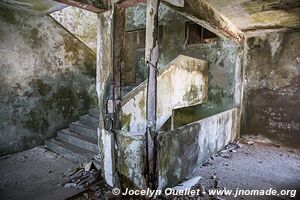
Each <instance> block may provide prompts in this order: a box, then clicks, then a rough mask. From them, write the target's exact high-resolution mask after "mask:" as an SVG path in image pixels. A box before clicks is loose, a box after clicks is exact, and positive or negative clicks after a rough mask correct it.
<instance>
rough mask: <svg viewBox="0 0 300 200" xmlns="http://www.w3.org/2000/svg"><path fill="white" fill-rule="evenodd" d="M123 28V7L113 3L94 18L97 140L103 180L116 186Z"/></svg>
mask: <svg viewBox="0 0 300 200" xmlns="http://www.w3.org/2000/svg"><path fill="white" fill-rule="evenodd" d="M124 30H125V12H124V9H122V8H118V7H116V6H114V5H113V8H112V9H111V10H109V11H106V12H103V13H100V14H99V15H98V18H97V95H98V107H99V128H98V142H99V148H100V155H101V158H102V161H101V164H102V173H103V176H104V178H105V180H106V183H107V184H108V185H110V186H112V187H115V186H118V185H119V183H118V177H117V173H116V164H115V163H116V162H115V159H116V157H115V130H117V129H118V128H119V126H120V125H119V120H118V116H119V110H120V107H121V88H120V87H121V63H122V60H121V59H122V57H121V55H122V49H123V48H122V46H123V38H124Z"/></svg>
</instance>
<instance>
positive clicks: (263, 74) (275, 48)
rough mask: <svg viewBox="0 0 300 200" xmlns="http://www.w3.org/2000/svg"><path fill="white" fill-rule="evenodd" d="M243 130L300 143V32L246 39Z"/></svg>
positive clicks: (251, 133) (259, 135) (293, 143)
mask: <svg viewBox="0 0 300 200" xmlns="http://www.w3.org/2000/svg"><path fill="white" fill-rule="evenodd" d="M245 46H246V59H245V93H244V94H245V97H244V99H245V110H244V117H243V119H244V120H243V122H244V123H243V129H242V130H243V134H245V135H251V137H256V138H260V137H267V138H268V139H270V140H271V141H273V142H275V143H284V144H286V145H291V146H295V147H299V144H300V32H272V33H265V34H263V35H259V36H257V35H256V36H255V35H252V36H250V37H248V38H247V40H246V45H245Z"/></svg>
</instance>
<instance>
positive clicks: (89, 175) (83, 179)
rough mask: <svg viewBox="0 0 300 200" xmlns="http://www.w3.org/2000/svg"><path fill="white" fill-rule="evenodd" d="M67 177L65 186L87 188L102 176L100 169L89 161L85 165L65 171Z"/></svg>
mask: <svg viewBox="0 0 300 200" xmlns="http://www.w3.org/2000/svg"><path fill="white" fill-rule="evenodd" d="M64 177H65V179H66V181H65V183H64V187H66V188H70V187H73V188H76V189H80V190H82V189H85V188H87V187H88V186H90V185H92V184H93V183H95V182H96V181H97V180H98V179H99V178H100V177H101V176H100V171H99V170H98V169H97V168H96V167H95V165H94V163H93V162H89V163H87V164H86V165H85V166H84V167H78V168H74V169H70V170H68V171H66V172H65V173H64Z"/></svg>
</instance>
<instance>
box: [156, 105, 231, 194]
mask: <svg viewBox="0 0 300 200" xmlns="http://www.w3.org/2000/svg"><path fill="white" fill-rule="evenodd" d="M236 136H237V109H236V108H234V109H231V110H228V111H225V112H222V113H219V114H216V115H213V116H211V117H208V118H204V119H202V120H200V121H196V122H193V123H191V124H188V125H186V126H183V127H180V128H177V129H174V130H173V131H169V132H163V133H160V135H159V139H158V159H157V160H158V173H159V174H158V185H159V186H158V187H159V188H166V187H171V186H174V185H176V184H177V183H179V182H180V181H182V180H183V179H184V178H186V177H187V176H188V175H190V174H191V173H192V172H193V170H194V169H195V168H196V167H197V166H199V165H201V164H203V163H204V162H205V161H206V160H207V159H208V158H210V157H211V156H213V155H214V154H215V153H217V152H218V151H220V150H221V149H222V148H223V147H224V146H225V145H227V144H229V143H230V142H232V141H233V140H234V139H235V138H236Z"/></svg>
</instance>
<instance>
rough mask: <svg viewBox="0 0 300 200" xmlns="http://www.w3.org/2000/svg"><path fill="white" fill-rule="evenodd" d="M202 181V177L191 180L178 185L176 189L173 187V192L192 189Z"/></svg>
mask: <svg viewBox="0 0 300 200" xmlns="http://www.w3.org/2000/svg"><path fill="white" fill-rule="evenodd" d="M200 179H201V177H200V176H196V177H194V178H191V179H189V180H187V181H185V182H182V183H179V184H178V185H176V186H175V187H173V188H172V189H173V190H188V189H191V187H193V186H194V185H196V184H197V183H198V182H199V180H200Z"/></svg>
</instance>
